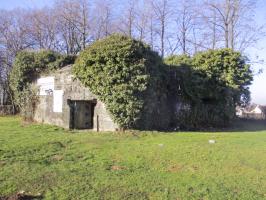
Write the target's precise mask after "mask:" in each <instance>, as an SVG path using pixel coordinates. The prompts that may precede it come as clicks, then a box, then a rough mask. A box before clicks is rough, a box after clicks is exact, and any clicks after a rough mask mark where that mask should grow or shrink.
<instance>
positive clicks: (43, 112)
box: [34, 66, 118, 131]
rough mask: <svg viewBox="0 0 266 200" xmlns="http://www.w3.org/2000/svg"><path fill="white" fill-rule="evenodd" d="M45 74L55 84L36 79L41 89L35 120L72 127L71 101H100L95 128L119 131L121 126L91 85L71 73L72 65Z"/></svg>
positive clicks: (94, 122)
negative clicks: (89, 87)
mask: <svg viewBox="0 0 266 200" xmlns="http://www.w3.org/2000/svg"><path fill="white" fill-rule="evenodd" d="M45 77H49V78H50V79H51V80H53V84H49V83H48V84H47V83H38V81H37V82H36V85H37V87H38V89H39V103H38V104H37V106H36V110H35V114H34V120H35V121H37V122H41V123H45V124H52V125H57V126H60V127H63V128H66V129H69V128H70V127H71V126H70V123H71V122H70V120H71V119H70V106H69V104H68V102H69V100H71V101H96V106H95V108H94V115H93V130H95V131H97V130H98V131H115V130H117V129H118V126H117V124H115V123H114V122H113V120H112V118H111V116H110V114H109V112H108V111H107V110H106V108H105V105H104V103H102V102H101V101H100V100H99V99H98V98H97V96H95V95H94V94H92V93H91V92H90V91H89V89H88V88H86V87H84V86H83V85H82V84H81V83H80V81H78V80H75V78H74V76H73V75H72V73H71V66H66V67H64V68H62V69H60V70H58V71H56V72H55V73H52V74H49V75H48V76H45ZM45 77H41V78H45ZM39 80H40V79H39ZM46 84H47V85H46ZM49 87H50V88H49Z"/></svg>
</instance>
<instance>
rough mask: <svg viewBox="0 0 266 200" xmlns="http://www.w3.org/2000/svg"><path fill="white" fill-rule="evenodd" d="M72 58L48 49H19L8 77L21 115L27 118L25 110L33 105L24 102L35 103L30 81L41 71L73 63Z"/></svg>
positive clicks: (46, 71)
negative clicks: (35, 50)
mask: <svg viewBox="0 0 266 200" xmlns="http://www.w3.org/2000/svg"><path fill="white" fill-rule="evenodd" d="M74 59H75V57H69V56H63V55H60V54H59V53H56V52H54V51H50V50H41V51H38V52H34V51H21V52H19V53H18V54H17V56H16V58H15V61H14V64H13V68H12V71H11V73H10V77H9V79H10V87H11V89H12V92H13V95H14V100H15V104H16V106H17V107H18V108H19V110H20V111H21V114H22V115H25V117H26V118H27V119H29V118H30V117H29V114H26V110H30V109H29V108H30V107H31V108H33V107H34V106H33V105H26V104H36V101H37V96H36V94H34V93H35V91H36V90H34V89H33V88H31V83H32V82H33V81H34V80H36V79H37V78H38V77H39V76H40V74H41V73H48V72H49V71H51V70H55V69H58V68H60V67H62V66H63V65H66V64H70V63H71V62H72V63H73V62H74ZM29 98H31V99H29ZM34 102H35V103H34ZM24 108H27V109H24ZM24 111H25V112H24Z"/></svg>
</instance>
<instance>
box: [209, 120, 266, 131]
mask: <svg viewBox="0 0 266 200" xmlns="http://www.w3.org/2000/svg"><path fill="white" fill-rule="evenodd" d="M213 131H215V130H213ZM216 131H218V132H255V131H266V120H255V119H236V120H234V121H233V122H232V124H231V125H230V126H229V127H227V128H223V129H219V130H216Z"/></svg>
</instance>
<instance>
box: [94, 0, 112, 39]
mask: <svg viewBox="0 0 266 200" xmlns="http://www.w3.org/2000/svg"><path fill="white" fill-rule="evenodd" d="M111 5H112V1H110V0H98V1H96V3H95V8H94V10H93V25H92V31H93V38H94V40H98V39H100V38H102V37H106V36H108V35H110V34H111V33H112V32H113V15H112V6H111Z"/></svg>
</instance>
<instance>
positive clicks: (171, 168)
mask: <svg viewBox="0 0 266 200" xmlns="http://www.w3.org/2000/svg"><path fill="white" fill-rule="evenodd" d="M182 169H183V165H179V164H175V165H171V166H169V167H168V169H167V171H168V172H173V173H174V172H180V171H181V170H182Z"/></svg>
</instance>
